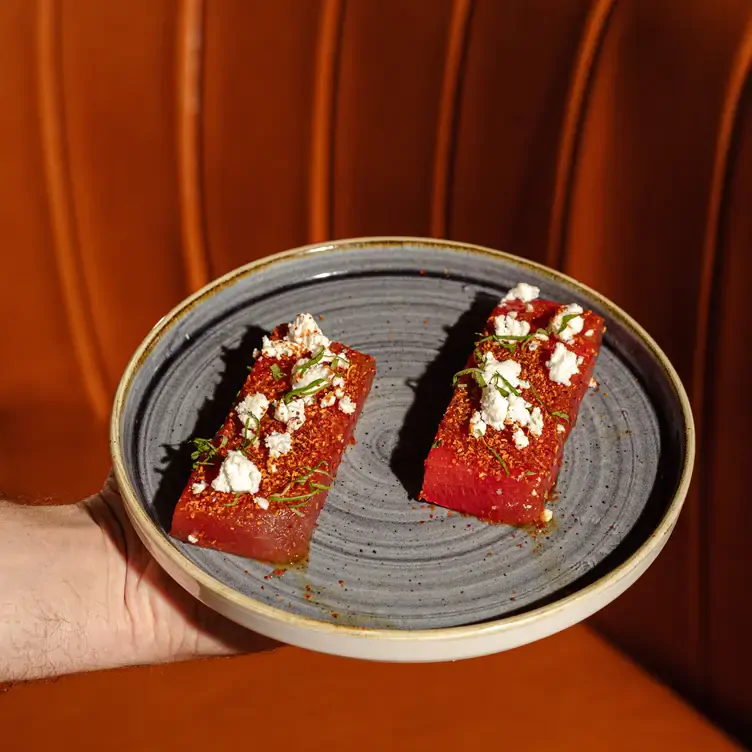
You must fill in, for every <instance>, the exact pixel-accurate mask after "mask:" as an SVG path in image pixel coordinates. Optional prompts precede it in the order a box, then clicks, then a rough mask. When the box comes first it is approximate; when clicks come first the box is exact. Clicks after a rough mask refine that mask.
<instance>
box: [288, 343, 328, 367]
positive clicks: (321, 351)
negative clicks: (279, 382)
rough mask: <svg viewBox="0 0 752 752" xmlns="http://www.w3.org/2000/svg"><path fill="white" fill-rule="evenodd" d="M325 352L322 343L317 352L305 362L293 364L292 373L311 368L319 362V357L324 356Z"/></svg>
mask: <svg viewBox="0 0 752 752" xmlns="http://www.w3.org/2000/svg"><path fill="white" fill-rule="evenodd" d="M325 352H326V348H325V347H324V346H323V345H322V346H321V347H320V348H319V350H318V352H317V353H316V354H315V355H314V356H313V357H312V358H311V359H310V360H307V361H306V362H305V363H301V364H300V365H297V366H295V368H293V369H292V372H293V373H298V374H300V373H305V372H306V371H307V370H308V369H309V368H312V367H313V366H315V365H316V364H317V363H320V362H321V358H323V357H324V353H325Z"/></svg>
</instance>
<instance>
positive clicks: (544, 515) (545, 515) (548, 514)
mask: <svg viewBox="0 0 752 752" xmlns="http://www.w3.org/2000/svg"><path fill="white" fill-rule="evenodd" d="M553 518H554V513H553V512H552V511H551V510H550V509H544V510H543V511H542V512H541V516H540V519H541V522H551V520H552V519H553Z"/></svg>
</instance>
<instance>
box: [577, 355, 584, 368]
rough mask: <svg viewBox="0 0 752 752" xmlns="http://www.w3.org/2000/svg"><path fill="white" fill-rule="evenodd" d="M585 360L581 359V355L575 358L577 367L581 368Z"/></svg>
mask: <svg viewBox="0 0 752 752" xmlns="http://www.w3.org/2000/svg"><path fill="white" fill-rule="evenodd" d="M584 360H585V358H583V357H582V355H578V356H577V365H578V366H581V365H582V362H583V361H584Z"/></svg>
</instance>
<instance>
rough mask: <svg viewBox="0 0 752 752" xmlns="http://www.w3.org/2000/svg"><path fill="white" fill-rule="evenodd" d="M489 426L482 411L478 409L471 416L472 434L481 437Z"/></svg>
mask: <svg viewBox="0 0 752 752" xmlns="http://www.w3.org/2000/svg"><path fill="white" fill-rule="evenodd" d="M487 427H488V426H487V424H486V421H485V420H483V418H482V417H481V415H480V411H478V410H476V411H475V412H474V413H473V415H472V417H471V418H470V435H471V436H475V437H476V438H480V437H481V436H484V435H485V433H486V428H487Z"/></svg>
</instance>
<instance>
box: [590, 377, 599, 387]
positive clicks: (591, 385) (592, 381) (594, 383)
mask: <svg viewBox="0 0 752 752" xmlns="http://www.w3.org/2000/svg"><path fill="white" fill-rule="evenodd" d="M588 386H589V387H590V388H591V389H597V388H598V382H597V381H596V380H595V379H592V378H591V379H590V381H589V382H588Z"/></svg>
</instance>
